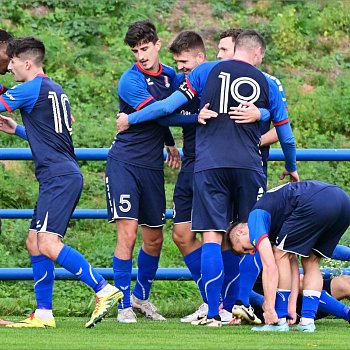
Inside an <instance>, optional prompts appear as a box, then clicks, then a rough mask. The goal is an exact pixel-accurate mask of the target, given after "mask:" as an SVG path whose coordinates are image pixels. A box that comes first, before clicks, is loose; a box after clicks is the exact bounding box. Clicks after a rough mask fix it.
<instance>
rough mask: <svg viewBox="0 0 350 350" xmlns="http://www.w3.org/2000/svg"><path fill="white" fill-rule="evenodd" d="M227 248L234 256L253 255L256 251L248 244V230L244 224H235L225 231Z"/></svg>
mask: <svg viewBox="0 0 350 350" xmlns="http://www.w3.org/2000/svg"><path fill="white" fill-rule="evenodd" d="M226 238H227V243H228V246H229V247H231V249H232V250H233V252H234V253H235V254H238V255H241V254H255V252H256V249H255V248H254V246H253V245H252V244H251V243H250V240H249V229H248V224H247V223H246V222H235V223H233V224H231V225H230V226H229V227H228V229H227V231H226Z"/></svg>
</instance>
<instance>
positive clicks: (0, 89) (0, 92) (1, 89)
mask: <svg viewBox="0 0 350 350" xmlns="http://www.w3.org/2000/svg"><path fill="white" fill-rule="evenodd" d="M4 90H5V88H4V85H1V88H0V94H2V92H3V91H4Z"/></svg>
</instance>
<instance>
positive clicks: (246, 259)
mask: <svg viewBox="0 0 350 350" xmlns="http://www.w3.org/2000/svg"><path fill="white" fill-rule="evenodd" d="M261 267H262V263H261V259H260V254H259V253H256V254H254V255H250V254H248V255H244V256H243V257H242V258H241V262H240V264H239V271H240V283H239V294H238V298H237V299H238V300H240V301H241V302H242V304H243V305H244V306H246V307H249V296H250V293H251V292H252V290H253V286H254V284H255V282H256V279H257V278H258V276H259V273H260V270H261Z"/></svg>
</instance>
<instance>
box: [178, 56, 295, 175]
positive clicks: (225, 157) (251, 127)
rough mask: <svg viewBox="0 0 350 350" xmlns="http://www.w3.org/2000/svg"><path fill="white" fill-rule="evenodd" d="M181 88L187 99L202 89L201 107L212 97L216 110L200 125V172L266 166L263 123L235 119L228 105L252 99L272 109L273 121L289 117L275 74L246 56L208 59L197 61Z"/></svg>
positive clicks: (197, 140)
mask: <svg viewBox="0 0 350 350" xmlns="http://www.w3.org/2000/svg"><path fill="white" fill-rule="evenodd" d="M179 91H181V92H182V93H183V94H184V95H185V96H187V98H188V99H190V98H191V96H193V97H194V96H196V95H200V96H201V104H200V108H202V107H203V106H204V105H205V104H206V103H209V108H210V109H212V110H214V111H216V112H217V113H218V117H217V118H213V119H210V120H209V121H207V124H206V125H199V126H197V131H196V143H197V147H196V163H195V171H196V172H197V171H202V170H206V169H214V168H245V169H252V170H256V171H259V172H262V159H261V154H260V150H259V144H260V136H261V134H260V129H259V123H252V124H237V123H234V122H233V121H232V120H231V119H230V118H229V115H228V111H229V107H231V106H239V105H240V103H241V102H245V101H248V102H252V103H254V104H255V105H256V106H257V107H258V108H266V109H268V110H269V111H270V113H271V116H272V119H273V121H274V122H275V123H279V124H283V123H288V115H287V113H286V110H285V107H284V105H283V102H282V99H281V97H280V95H279V92H278V88H277V86H276V84H275V83H274V82H272V80H271V79H269V78H267V77H266V76H265V75H264V74H263V73H262V72H261V71H260V70H258V69H257V68H255V67H254V66H252V65H250V64H248V63H246V62H242V61H238V60H228V61H216V62H208V63H203V64H201V65H199V66H198V67H196V68H195V69H194V70H193V71H192V72H191V73H190V74H189V75H188V77H187V79H186V84H183V85H181V86H180V88H179Z"/></svg>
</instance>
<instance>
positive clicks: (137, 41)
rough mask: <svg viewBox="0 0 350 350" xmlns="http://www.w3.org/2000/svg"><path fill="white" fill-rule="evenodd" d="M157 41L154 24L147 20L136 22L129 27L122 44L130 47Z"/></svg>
mask: <svg viewBox="0 0 350 350" xmlns="http://www.w3.org/2000/svg"><path fill="white" fill-rule="evenodd" d="M157 41H158V34H157V30H156V27H155V26H154V24H153V23H152V22H151V21H150V20H148V19H145V20H142V21H137V22H134V23H132V24H130V25H129V29H128V31H127V33H126V34H125V38H124V42H125V43H126V44H127V45H129V46H130V47H135V46H137V45H141V44H147V43H150V42H152V43H153V44H155V43H156V42H157Z"/></svg>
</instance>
